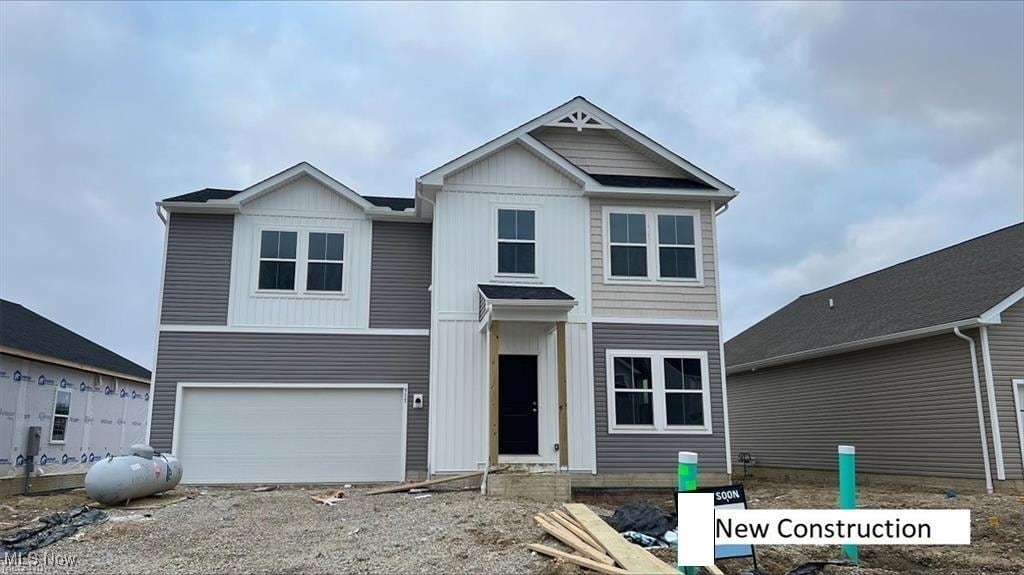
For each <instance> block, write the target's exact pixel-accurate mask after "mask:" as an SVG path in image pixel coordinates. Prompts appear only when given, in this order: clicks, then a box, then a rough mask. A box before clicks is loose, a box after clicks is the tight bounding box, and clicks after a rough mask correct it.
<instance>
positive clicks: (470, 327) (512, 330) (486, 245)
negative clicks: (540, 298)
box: [430, 144, 595, 474]
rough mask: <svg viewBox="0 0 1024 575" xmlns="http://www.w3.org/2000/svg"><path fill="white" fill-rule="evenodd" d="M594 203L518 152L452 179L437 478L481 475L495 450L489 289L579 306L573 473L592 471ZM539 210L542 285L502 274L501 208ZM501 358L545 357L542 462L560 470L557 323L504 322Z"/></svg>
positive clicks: (441, 323) (437, 343)
mask: <svg viewBox="0 0 1024 575" xmlns="http://www.w3.org/2000/svg"><path fill="white" fill-rule="evenodd" d="M588 205H589V202H588V199H587V198H585V197H583V194H582V190H581V188H580V186H579V185H577V184H576V183H575V182H574V181H573V180H571V179H570V178H568V177H567V176H565V175H564V174H563V173H562V172H561V171H559V170H557V169H555V168H554V167H553V166H551V165H550V164H549V163H548V162H547V161H546V160H545V159H542V158H540V157H538V156H536V155H534V154H533V153H532V152H530V151H529V150H527V149H526V148H523V147H522V146H520V145H518V144H513V145H511V146H509V147H507V148H505V149H504V150H500V151H499V152H497V153H495V154H493V155H491V156H488V157H486V158H484V159H482V160H481V161H479V162H476V163H475V164H472V165H470V166H468V167H466V168H465V169H463V170H461V171H459V172H457V173H455V174H452V175H451V176H449V177H448V178H447V179H446V181H445V187H444V189H443V190H442V191H441V192H440V193H439V194H438V196H437V209H436V211H435V213H434V234H435V235H434V250H433V258H434V260H433V261H434V285H433V290H432V294H433V298H432V312H433V313H432V318H433V321H432V326H431V342H430V344H431V358H432V361H431V406H430V420H431V426H430V436H431V441H430V446H431V454H430V462H431V465H430V466H431V472H432V473H440V474H444V473H456V472H463V471H469V470H475V469H479V468H480V466H482V465H483V464H484V463H485V462H486V461H487V455H488V449H487V440H488V421H487V418H488V391H489V387H488V377H489V376H488V350H487V344H488V342H487V334H486V331H483V332H481V330H480V324H479V322H478V311H479V310H478V306H479V295H478V291H477V284H480V283H527V284H534V285H537V284H542V285H551V286H557V287H558V288H559V289H561V290H563V291H565V292H566V293H569V294H571V295H572V296H573V297H574V298H576V300H577V301H578V302H579V305H578V306H577V308H576V309H574V310H573V311H572V312H570V314H569V318H568V319H569V321H568V323H567V326H566V347H567V354H566V355H567V358H566V359H567V366H566V367H567V372H568V373H567V378H568V401H569V406H568V408H569V411H568V425H569V468H570V469H571V470H573V471H582V472H592V471H593V470H594V469H595V457H594V425H593V369H592V364H591V359H590V351H589V350H590V334H589V326H588V324H587V323H585V322H586V316H587V315H588V314H589V309H590V282H589V269H588V265H589V259H588V258H589V254H588V249H589V247H588V243H587V241H588V237H589V233H590V232H589V222H588V216H587V214H588ZM499 208H513V209H515V208H519V209H532V210H535V212H536V241H537V249H536V254H537V274H536V277H531V278H522V277H504V276H500V275H498V274H497V210H498V209H499ZM501 353H523V354H537V355H538V369H539V377H538V386H539V395H538V410H539V414H538V420H539V426H540V428H539V441H538V443H539V445H540V453H539V455H538V456H537V457H536V458H534V459H532V460H531V462H538V463H541V462H543V463H557V461H558V456H557V453H556V452H555V450H554V444H555V443H557V441H558V431H557V421H558V418H557V397H556V389H557V386H556V381H555V377H556V376H555V374H556V365H557V364H556V361H555V360H556V358H555V332H554V325H553V324H551V323H546V324H544V323H517V322H503V323H502V326H501Z"/></svg>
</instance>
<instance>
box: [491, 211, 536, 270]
mask: <svg viewBox="0 0 1024 575" xmlns="http://www.w3.org/2000/svg"><path fill="white" fill-rule="evenodd" d="M499 210H523V211H530V212H533V240H532V241H531V240H503V239H501V238H499V237H498V211H499ZM540 212H541V210H540V205H539V204H508V203H495V204H492V208H491V227H492V230H491V238H492V243H491V245H492V246H493V249H492V250H491V258H492V259H493V260H494V264H493V265H492V266H491V270H492V272H493V274H494V277H495V278H521V279H539V278H540V269H541V253H540V242H541V233H540V216H541V213H540ZM499 242H507V243H517V244H526V243H532V244H533V273H532V274H518V273H509V272H500V271H498V243H499Z"/></svg>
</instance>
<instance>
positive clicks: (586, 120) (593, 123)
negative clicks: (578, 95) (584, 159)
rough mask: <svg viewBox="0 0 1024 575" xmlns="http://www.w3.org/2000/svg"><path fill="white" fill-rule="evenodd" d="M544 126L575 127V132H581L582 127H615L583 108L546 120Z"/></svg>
mask: <svg viewBox="0 0 1024 575" xmlns="http://www.w3.org/2000/svg"><path fill="white" fill-rule="evenodd" d="M544 125H545V126H552V127H557V128H576V131H577V132H582V131H583V129H584V128H591V129H598V130H614V129H615V128H613V127H611V126H609V125H608V124H605V123H604V122H602V121H601V120H599V119H598V118H597V117H595V116H592V115H591V114H588V113H587V112H586V111H585V110H582V109H575V110H573V111H572V112H569V114H568V115H566V116H565V117H563V118H561V119H559V120H555V121H554V122H548V123H547V124H544Z"/></svg>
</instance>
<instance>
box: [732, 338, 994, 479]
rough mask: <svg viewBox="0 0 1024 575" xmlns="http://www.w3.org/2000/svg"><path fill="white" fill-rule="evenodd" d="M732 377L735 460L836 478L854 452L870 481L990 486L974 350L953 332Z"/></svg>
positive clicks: (736, 374)
mask: <svg viewBox="0 0 1024 575" xmlns="http://www.w3.org/2000/svg"><path fill="white" fill-rule="evenodd" d="M967 335H970V336H972V337H974V338H975V340H976V341H977V336H978V332H977V330H973V331H972V332H968V333H967ZM979 367H980V364H979ZM728 377H729V379H728V385H729V420H730V423H731V425H730V432H731V439H732V452H733V453H734V454H737V455H738V454H740V453H743V452H749V453H751V454H752V455H753V457H754V458H755V459H756V465H761V466H766V467H785V468H796V469H821V470H835V469H836V458H837V455H836V446H837V445H839V444H849V445H854V446H855V447H856V448H857V470H858V471H861V472H865V473H882V474H893V475H923V476H935V477H958V478H970V479H983V478H984V477H985V472H984V465H983V462H982V454H981V439H980V434H979V431H978V415H977V409H976V404H975V396H974V381H973V379H972V375H971V360H970V349H969V347H968V344H967V342H966V341H963V340H961V339H958V338H956V337H955V336H954V335H952V334H951V333H950V334H943V335H937V336H933V337H929V338H924V339H919V340H913V341H908V342H903V343H897V344H893V345H888V346H884V347H878V348H872V349H866V350H861V351H855V352H850V353H845V354H839V355H833V356H829V357H823V358H818V359H813V360H808V361H804V362H799V363H794V364H788V365H781V366H777V367H769V368H761V369H758V370H757V371H754V372H749V371H746V372H740V373H731V374H729V376H728Z"/></svg>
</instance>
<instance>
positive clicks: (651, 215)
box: [601, 206, 704, 287]
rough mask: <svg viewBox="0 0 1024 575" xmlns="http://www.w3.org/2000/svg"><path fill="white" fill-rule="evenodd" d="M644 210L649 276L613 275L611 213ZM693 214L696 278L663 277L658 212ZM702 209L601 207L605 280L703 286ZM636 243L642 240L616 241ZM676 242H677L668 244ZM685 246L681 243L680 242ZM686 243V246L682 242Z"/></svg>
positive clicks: (624, 283)
mask: <svg viewBox="0 0 1024 575" xmlns="http://www.w3.org/2000/svg"><path fill="white" fill-rule="evenodd" d="M613 213H615V214H643V215H644V223H645V226H644V228H645V231H646V232H647V238H646V239H647V244H646V247H647V277H635V276H633V277H624V276H613V275H612V254H611V229H610V228H611V224H610V221H609V218H610V216H611V214H613ZM659 215H665V216H690V217H692V218H693V241H694V245H693V248H694V255H695V257H696V267H697V277H696V278H665V277H661V260H660V259H659V250H658V248H659V247H660V244H659V242H658V216H659ZM701 229H702V228H701V218H700V210H698V209H691V208H651V207H635V206H604V207H603V208H602V209H601V231H602V236H603V238H602V244H603V251H604V283H605V284H612V285H614V284H618V285H672V286H678V285H690V286H697V287H703V286H704V246H703V244H702V233H701ZM616 245H635V246H638V245H640V244H618V243H617V244H616ZM666 245H667V246H668V245H672V246H675V244H666ZM679 246H682V244H679ZM682 247H687V246H682Z"/></svg>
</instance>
